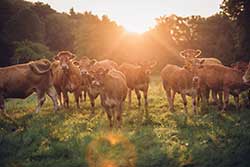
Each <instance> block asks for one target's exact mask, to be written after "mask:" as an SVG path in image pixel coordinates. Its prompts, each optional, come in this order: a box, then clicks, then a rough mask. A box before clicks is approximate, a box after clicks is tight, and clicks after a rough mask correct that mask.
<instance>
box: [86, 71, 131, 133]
mask: <svg viewBox="0 0 250 167" xmlns="http://www.w3.org/2000/svg"><path fill="white" fill-rule="evenodd" d="M91 84H92V86H93V87H95V89H98V91H99V92H100V97H101V105H102V107H103V108H104V109H105V111H106V113H107V116H108V119H109V123H110V127H111V128H112V127H113V126H114V125H115V122H116V121H117V122H118V124H117V126H118V128H120V127H121V124H122V110H123V109H122V108H123V103H124V101H125V99H126V96H127V91H128V87H127V83H126V77H125V76H124V74H123V73H122V72H120V71H118V70H115V69H114V68H113V69H111V70H109V69H103V68H99V69H98V70H97V71H96V72H95V73H94V80H93V81H92V83H91Z"/></svg>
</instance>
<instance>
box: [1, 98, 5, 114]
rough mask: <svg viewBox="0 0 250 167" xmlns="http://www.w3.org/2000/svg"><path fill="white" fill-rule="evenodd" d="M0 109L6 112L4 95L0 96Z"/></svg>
mask: <svg viewBox="0 0 250 167" xmlns="http://www.w3.org/2000/svg"><path fill="white" fill-rule="evenodd" d="M0 111H3V112H4V113H5V105H4V97H3V96H0Z"/></svg>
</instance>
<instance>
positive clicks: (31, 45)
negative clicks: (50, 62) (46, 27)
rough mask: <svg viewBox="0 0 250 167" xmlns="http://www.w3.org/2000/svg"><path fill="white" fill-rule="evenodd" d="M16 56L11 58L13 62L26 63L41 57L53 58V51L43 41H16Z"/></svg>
mask: <svg viewBox="0 0 250 167" xmlns="http://www.w3.org/2000/svg"><path fill="white" fill-rule="evenodd" d="M14 46H15V50H14V56H13V57H12V58H11V64H20V63H26V62H28V61H31V60H38V59H41V58H47V59H51V58H52V56H53V53H52V52H51V51H50V50H49V48H48V47H47V46H45V45H43V44H41V43H35V42H31V41H22V42H14Z"/></svg>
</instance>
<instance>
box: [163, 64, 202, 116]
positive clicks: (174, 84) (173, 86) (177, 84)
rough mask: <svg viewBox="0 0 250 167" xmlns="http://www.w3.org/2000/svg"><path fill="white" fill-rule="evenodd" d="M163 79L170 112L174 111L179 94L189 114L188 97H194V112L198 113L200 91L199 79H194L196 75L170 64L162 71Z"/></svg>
mask: <svg viewBox="0 0 250 167" xmlns="http://www.w3.org/2000/svg"><path fill="white" fill-rule="evenodd" d="M161 78H162V82H163V87H164V89H165V91H166V95H167V99H168V104H169V109H170V111H174V98H175V94H176V92H177V93H180V94H181V97H182V100H183V104H184V111H185V112H188V111H187V99H186V95H188V96H191V97H192V104H193V112H195V113H196V111H197V109H196V108H197V107H196V97H197V95H198V89H199V78H197V77H196V78H194V75H193V74H192V73H191V72H190V71H188V70H186V69H185V68H181V67H178V66H176V65H170V64H169V65H166V66H165V67H164V68H163V69H162V71H161Z"/></svg>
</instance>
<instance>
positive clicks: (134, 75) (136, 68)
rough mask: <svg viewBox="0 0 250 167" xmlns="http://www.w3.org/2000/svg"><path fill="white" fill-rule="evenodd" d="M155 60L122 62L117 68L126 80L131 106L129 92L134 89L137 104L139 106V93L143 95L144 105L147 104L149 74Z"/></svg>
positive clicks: (129, 94) (129, 99)
mask: <svg viewBox="0 0 250 167" xmlns="http://www.w3.org/2000/svg"><path fill="white" fill-rule="evenodd" d="M156 64H157V63H156V62H147V63H143V64H139V65H134V64H129V63H123V64H121V65H120V66H119V67H118V70H119V71H121V72H122V73H123V74H124V75H125V76H126V80H127V85H128V88H129V92H128V102H129V106H131V92H132V90H135V93H136V96H137V100H138V106H139V107H140V106H141V94H140V91H142V92H143V95H144V106H145V107H146V108H147V106H148V88H149V81H150V79H149V75H150V74H151V71H152V69H153V68H154V66H155V65H156Z"/></svg>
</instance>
